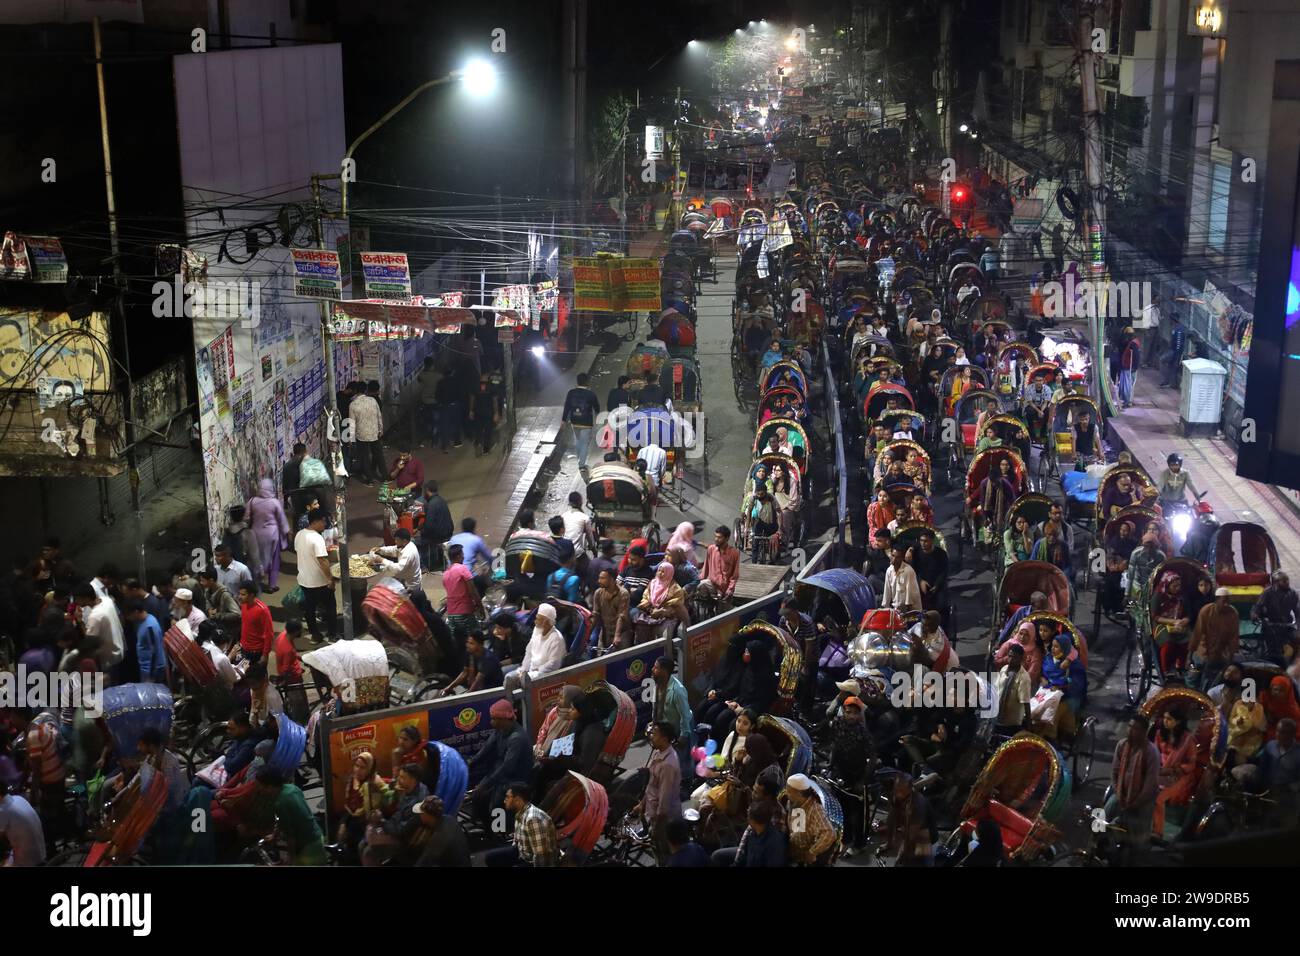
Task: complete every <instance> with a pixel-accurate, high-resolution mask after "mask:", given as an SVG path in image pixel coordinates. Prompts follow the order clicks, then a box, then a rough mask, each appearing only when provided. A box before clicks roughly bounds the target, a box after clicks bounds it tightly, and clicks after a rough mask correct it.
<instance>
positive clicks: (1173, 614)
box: [1153, 571, 1192, 675]
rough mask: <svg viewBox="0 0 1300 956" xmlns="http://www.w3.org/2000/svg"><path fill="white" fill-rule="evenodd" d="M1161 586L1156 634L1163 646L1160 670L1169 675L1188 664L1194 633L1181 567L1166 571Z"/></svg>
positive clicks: (1157, 641)
mask: <svg viewBox="0 0 1300 956" xmlns="http://www.w3.org/2000/svg"><path fill="white" fill-rule="evenodd" d="M1158 588H1159V592H1158V595H1157V597H1156V602H1155V614H1154V615H1153V623H1154V625H1155V628H1154V634H1153V636H1154V638H1155V642H1156V644H1157V646H1159V648H1160V670H1161V671H1162V672H1163V673H1164V674H1166V675H1171V674H1178V673H1181V672H1182V671H1183V670H1184V669H1185V668H1186V667H1187V642H1188V640H1189V639H1190V638H1191V636H1192V629H1191V623H1192V619H1191V617H1190V616H1189V615H1188V613H1187V602H1186V601H1185V600H1184V596H1183V579H1182V578H1181V577H1180V576H1179V574H1178V572H1177V571H1166V572H1165V573H1164V574H1163V575H1162V576H1161V578H1160V581H1159V584H1158Z"/></svg>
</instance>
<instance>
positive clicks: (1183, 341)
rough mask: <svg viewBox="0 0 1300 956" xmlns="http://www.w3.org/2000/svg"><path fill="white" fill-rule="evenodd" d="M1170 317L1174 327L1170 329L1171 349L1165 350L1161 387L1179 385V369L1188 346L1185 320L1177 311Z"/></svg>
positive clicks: (1175, 386)
mask: <svg viewBox="0 0 1300 956" xmlns="http://www.w3.org/2000/svg"><path fill="white" fill-rule="evenodd" d="M1169 318H1170V321H1171V322H1172V323H1173V327H1172V328H1171V329H1170V330H1169V349H1168V350H1167V351H1166V352H1165V360H1164V365H1163V367H1162V369H1161V376H1160V387H1161V388H1177V387H1178V370H1179V366H1181V365H1182V361H1183V352H1184V351H1185V350H1186V348H1187V330H1186V329H1185V328H1183V320H1182V319H1181V318H1180V317H1179V316H1178V313H1177V312H1175V313H1174V314H1173V315H1171V316H1170V317H1169Z"/></svg>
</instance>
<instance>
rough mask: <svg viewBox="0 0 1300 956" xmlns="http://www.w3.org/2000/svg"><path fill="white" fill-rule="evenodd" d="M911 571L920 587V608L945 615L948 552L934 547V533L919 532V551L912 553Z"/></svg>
mask: <svg viewBox="0 0 1300 956" xmlns="http://www.w3.org/2000/svg"><path fill="white" fill-rule="evenodd" d="M912 570H914V571H915V572H916V579H917V582H918V583H919V584H920V586H921V607H922V608H924V609H925V610H926V611H938V612H939V613H940V614H946V613H947V605H948V600H947V598H948V552H947V551H945V550H944V549H943V548H939V547H935V539H934V533H933V532H932V531H930V530H928V529H927V530H925V531H922V532H921V549H920V550H919V551H913V552H912Z"/></svg>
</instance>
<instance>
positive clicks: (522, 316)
mask: <svg viewBox="0 0 1300 956" xmlns="http://www.w3.org/2000/svg"><path fill="white" fill-rule="evenodd" d="M532 298H533V287H532V286H530V285H524V284H519V285H503V286H501V288H499V289H497V290H496V294H495V295H494V296H493V298H492V306H493V307H494V308H497V309H509V310H510V311H512V312H517V313H518V314H519V320H520V322H525V323H526V322H528V321H530V319H531V320H532V321H533V328H537V322H536V317H535V316H533V315H532Z"/></svg>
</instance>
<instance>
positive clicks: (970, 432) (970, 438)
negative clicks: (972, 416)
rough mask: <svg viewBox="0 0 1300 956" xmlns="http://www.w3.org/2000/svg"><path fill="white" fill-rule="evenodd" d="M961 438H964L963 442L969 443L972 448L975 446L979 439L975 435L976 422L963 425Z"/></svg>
mask: <svg viewBox="0 0 1300 956" xmlns="http://www.w3.org/2000/svg"><path fill="white" fill-rule="evenodd" d="M961 440H962V444H964V445H968V446H970V447H971V448H974V447H975V443H976V441H978V439H977V438H976V437H975V425H974V423H972V424H970V425H962V426H961Z"/></svg>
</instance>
